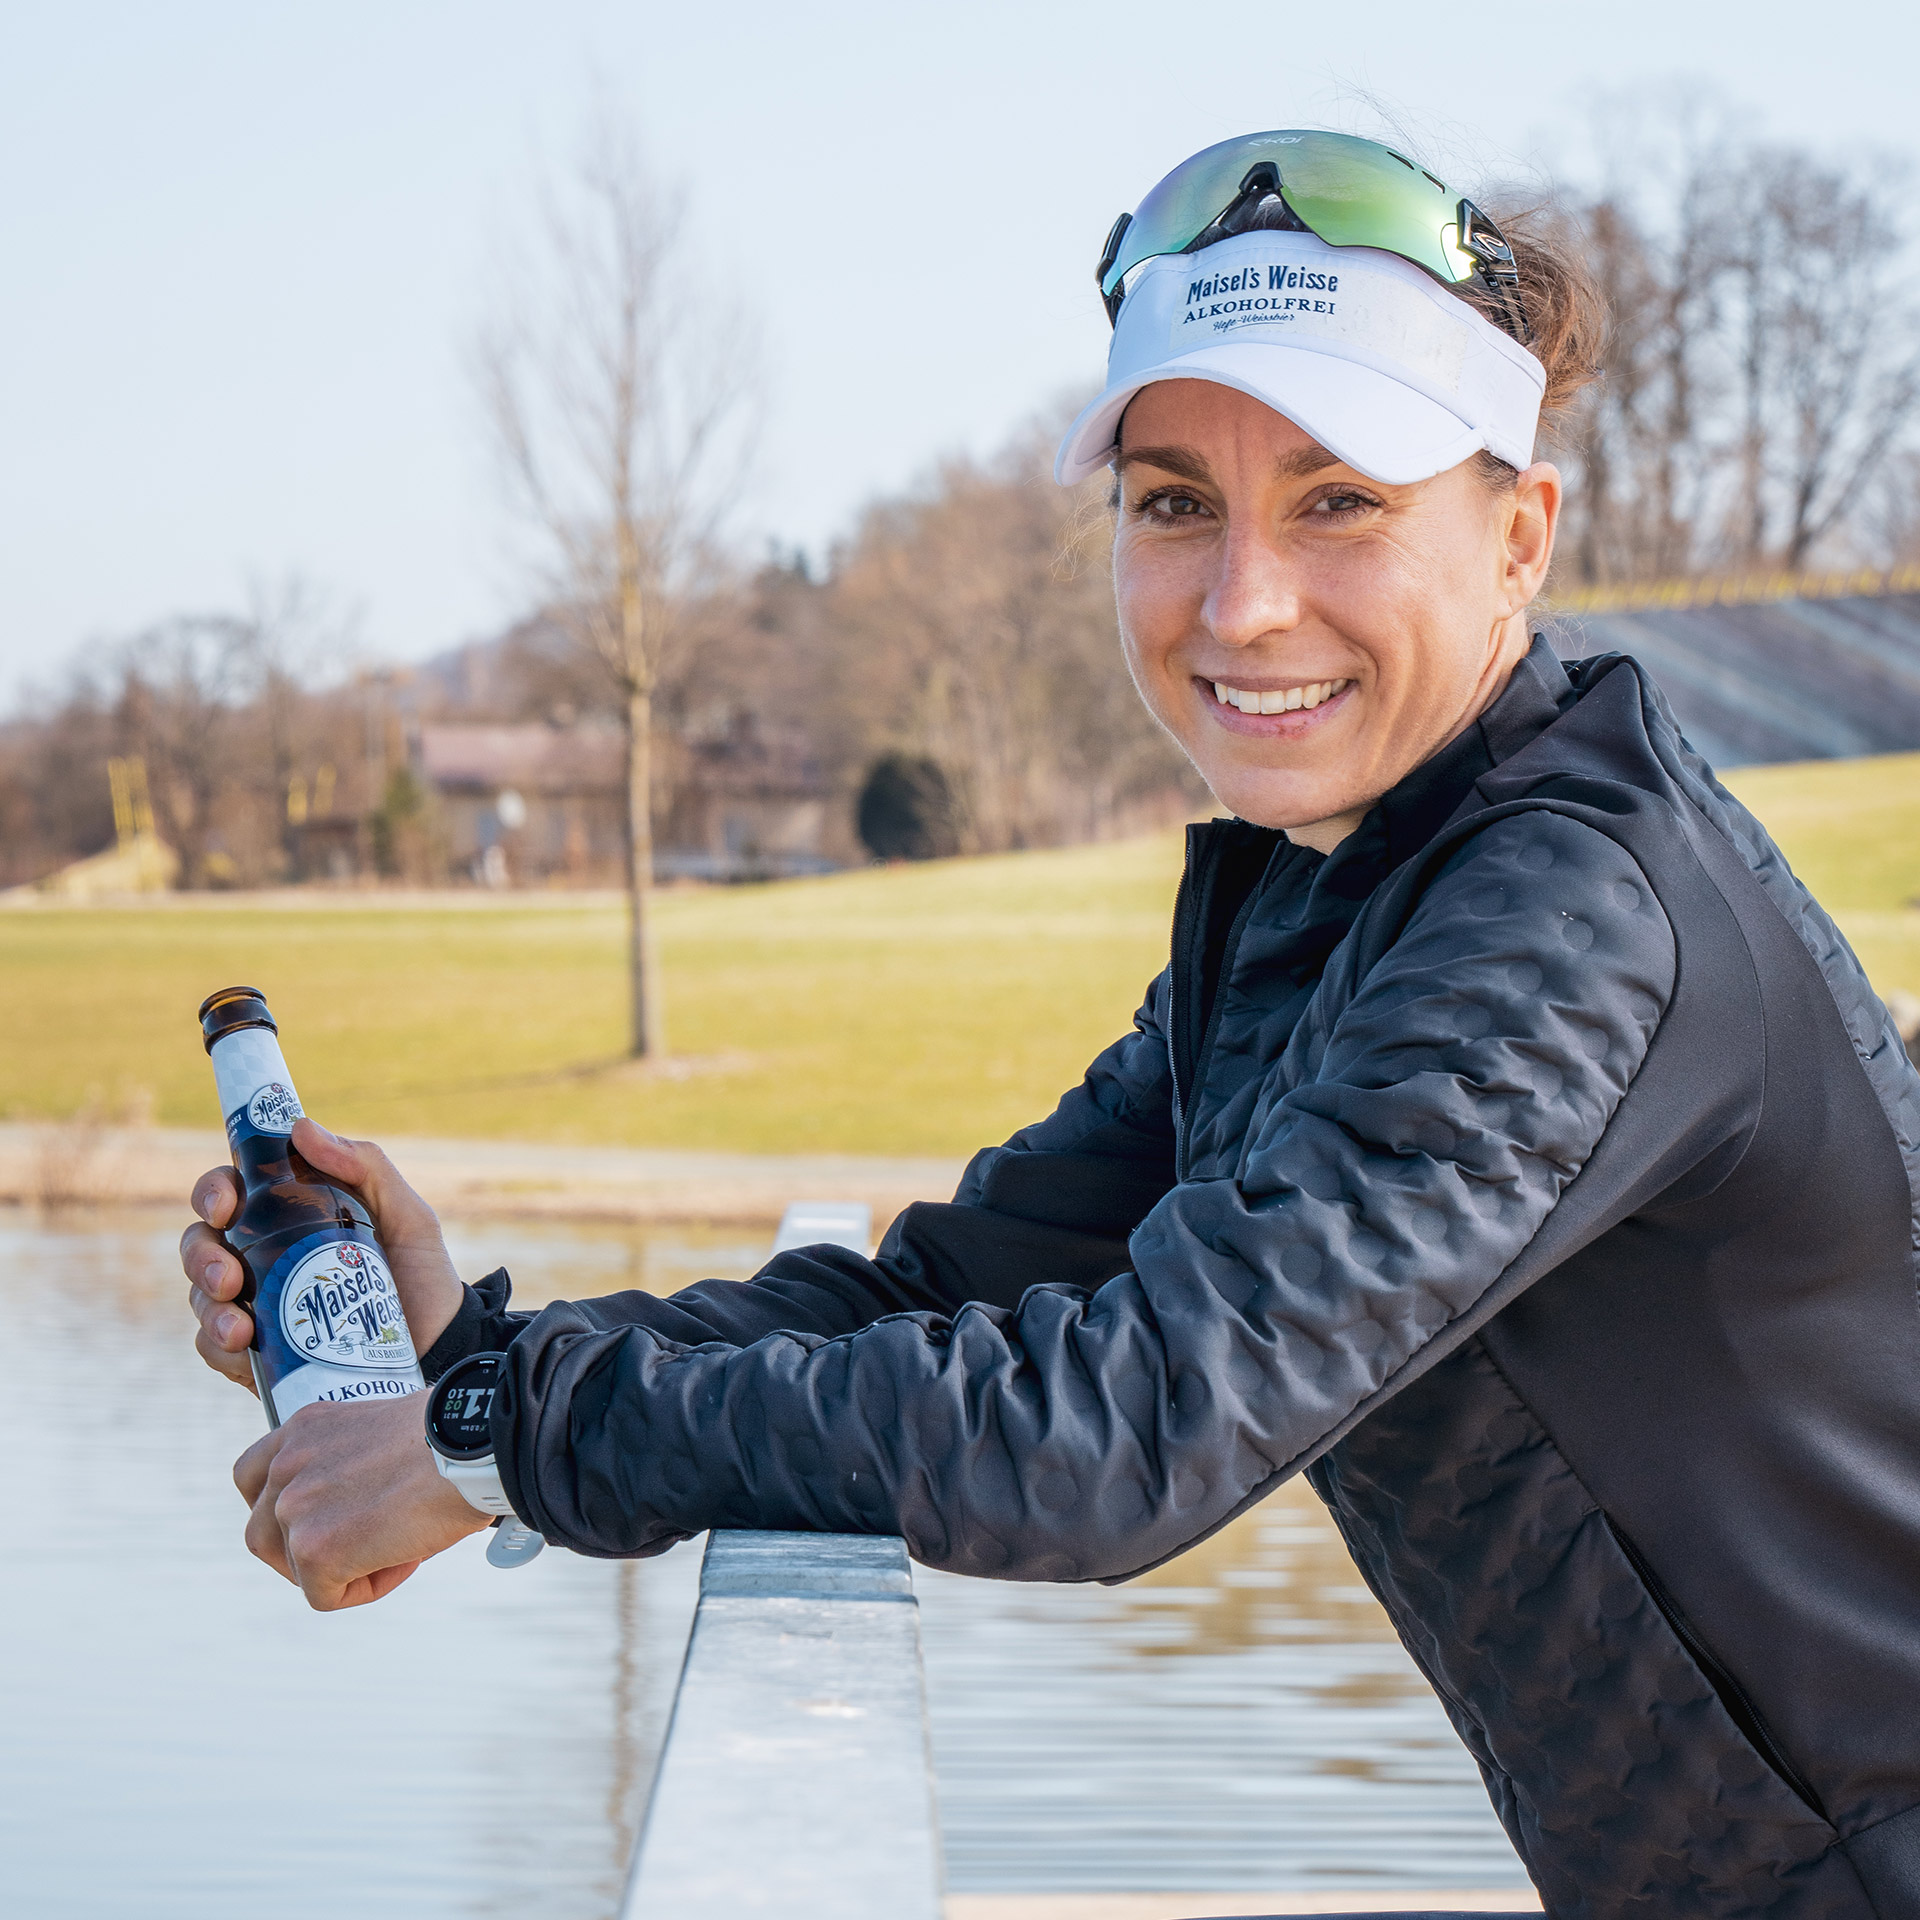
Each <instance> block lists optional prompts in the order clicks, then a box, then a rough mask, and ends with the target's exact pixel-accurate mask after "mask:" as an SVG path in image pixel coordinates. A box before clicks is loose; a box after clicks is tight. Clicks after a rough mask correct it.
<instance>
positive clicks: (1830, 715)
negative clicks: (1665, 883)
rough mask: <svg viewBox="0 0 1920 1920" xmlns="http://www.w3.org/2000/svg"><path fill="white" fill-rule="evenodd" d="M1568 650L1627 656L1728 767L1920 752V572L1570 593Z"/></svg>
mask: <svg viewBox="0 0 1920 1920" xmlns="http://www.w3.org/2000/svg"><path fill="white" fill-rule="evenodd" d="M1548 637H1549V638H1550V639H1551V641H1552V643H1553V645H1554V647H1555V649H1556V650H1557V651H1558V652H1559V653H1560V654H1561V655H1562V656H1563V657H1566V658H1572V657H1577V656H1578V657H1584V656H1589V655H1593V654H1599V653H1630V654H1632V655H1633V656H1634V657H1635V658H1636V659H1638V660H1639V661H1640V662H1641V664H1642V665H1643V666H1645V667H1646V668H1647V670H1648V671H1649V672H1650V673H1651V674H1652V675H1653V677H1654V678H1655V679H1656V680H1657V681H1658V682H1659V683H1660V686H1661V689H1662V691H1664V692H1665V694H1666V696H1667V698H1668V700H1669V701H1671V702H1672V704H1673V709H1674V712H1675V713H1676V714H1677V715H1678V717H1679V720H1680V725H1681V727H1682V728H1683V729H1684V731H1685V733H1686V735H1687V738H1688V739H1689V740H1691V741H1692V743H1693V744H1694V746H1695V747H1697V748H1698V749H1699V751H1700V752H1701V753H1703V754H1704V755H1705V756H1706V757H1707V759H1708V760H1710V761H1711V762H1712V763H1713V764H1714V765H1715V766H1719V767H1738V766H1748V765H1754V764H1757V763H1762V762H1767V761H1779V760H1835V759H1846V758H1850V757H1852V756H1854V755H1856V754H1866V753H1904V752H1909V751H1912V750H1914V749H1916V748H1920V572H1915V571H1914V570H1911V569H1910V570H1907V571H1905V572H1903V573H1900V574H1894V575H1879V574H1867V575H1852V576H1847V575H1841V576H1833V575H1802V576H1795V577H1786V578H1781V577H1775V578H1772V579H1761V580H1753V581H1714V580H1698V581H1680V582H1671V583H1667V584H1663V585H1658V586H1642V587H1630V588H1619V589H1612V590H1606V589H1602V590H1596V591H1593V592H1588V593H1584V594H1572V595H1567V596H1564V597H1562V598H1561V599H1560V600H1559V601H1558V603H1557V604H1556V605H1555V606H1554V608H1553V609H1552V622H1551V625H1550V628H1549V634H1548Z"/></svg>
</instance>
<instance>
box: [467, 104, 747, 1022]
mask: <svg viewBox="0 0 1920 1920" xmlns="http://www.w3.org/2000/svg"><path fill="white" fill-rule="evenodd" d="M706 284H707V283H706V279H705V276H703V275H702V273H701V272H700V271H699V262H698V260H697V259H696V257H695V256H694V253H693V250H692V248H691V246H690V244H689V242H688V236H687V226H686V220H685V214H684V208H683V206H682V204H681V203H680V201H679V200H678V199H677V198H676V197H674V196H672V195H670V194H667V193H665V192H663V191H662V190H661V189H660V188H659V186H658V185H657V184H656V183H655V182H654V181H653V180H652V179H651V177H650V176H649V174H648V172H647V170H646V168H645V167H644V165H643V164H642V162H641V160H640V157H639V154H638V151H637V148H636V146H635V143H634V140H633V138H632V136H631V134H630V133H629V132H628V131H626V130H625V129H623V128H622V127H621V126H619V125H618V123H617V122H616V121H615V120H614V119H613V118H612V117H611V115H610V114H609V113H607V112H604V111H603V112H602V114H601V115H600V117H599V119H598V121H597V123H596V126H595V129H594V131H593V133H592V134H591V136H590V138H589V139H588V142H587V144H586V146H585V148H584V150H583V153H582V157H581V159H580V161H579V162H578V164H577V165H576V167H575V168H574V170H573V172H572V174H571V175H570V177H569V178H568V179H567V180H566V181H565V182H564V183H562V185H561V186H560V187H558V188H550V189H549V190H548V191H547V192H546V193H545V194H544V195H543V198H542V205H541V217H540V221H539V228H538V232H537V234H536V235H535V236H534V238H533V239H532V240H531V242H530V243H529V244H527V245H526V246H525V247H524V248H523V249H522V250H521V252H520V255H519V257H518V259H517V261H516V262H515V263H514V265H513V267H512V269H511V270H510V273H509V276H508V282H507V286H506V289H505V293H504V296H503V298H502V299H501V301H500V303H499V307H498V310H497V312H496V313H495V314H494V316H493V317H492V319H491V321H490V322H489V323H488V324H487V325H486V326H485V327H484V328H483V330H482V332H481V334H480V337H479V339H478V341H477V343H476V353H475V371H476V379H477V385H478V388H479V393H480V399H481V402H482V406H483V408H484V411H485V416H486V420H487V423H488V425H489V427H490V428H491V430H492V435H493V439H494V443H495V446H496V449H497V451H498V454H499V457H500V462H501V467H502V470H503V472H504V474H505V477H506V479H507V482H508V484H509V487H510V488H511V491H512V493H513V496H514V499H515V503H516V505H517V507H518V508H519V510H520V511H521V512H522V514H524V516H525V517H526V519H527V520H528V522H529V523H530V525H531V526H532V528H533V529H534V531H535V533H536V535H537V537H538V539H539V542H540V547H541V553H540V559H539V562H538V566H539V573H540V578H541V581H542V585H543V588H544V591H545V596H546V598H547V600H548V601H549V603H550V611H551V614H552V616H553V617H554V618H555V619H556V620H558V621H559V622H560V623H561V624H562V625H563V626H564V627H565V629H566V630H567V631H568V632H569V633H570V634H571V635H572V636H573V638H574V640H575V642H576V644H577V645H578V646H579V647H580V648H582V649H583V650H584V651H585V652H586V653H587V654H588V655H590V656H591V658H592V659H593V660H594V661H596V662H597V663H598V665H599V667H600V668H601V669H602V670H603V671H604V673H605V674H606V675H607V677H608V679H609V681H610V683H611V686H612V690H613V692H614V695H615V697H616V701H617V704H618V707H619V711H620V716H621V721H622V724H623V726H624V727H625V730H626V740H627V804H626V819H627V899H628V929H629V938H628V966H629V975H630V982H631V990H630V997H631V1014H632V1029H631V1050H632V1052H633V1053H634V1054H635V1055H636V1056H647V1055H653V1054H658V1053H661V1052H663V1051H664V1050H665V1045H666V1041H665V1029H664V1025H663V1021H662V1014H661V1004H660V984H659V973H658V968H657V967H656V966H655V964H654V960H653V954H652V943H651V938H650V923H649V917H648V912H647V895H648V889H649V888H650V886H651V885H652V880H653V725H654V720H653V706H654V694H655V690H656V688H657V686H658V684H659V680H660V674H661V669H662V665H663V662H664V660H665V658H666V656H667V652H668V649H669V648H670V647H671V646H672V644H673V639H674V632H673V628H674V617H675V609H676V606H677V605H678V604H679V603H681V602H683V601H684V600H685V599H686V598H687V597H688V596H689V595H690V593H692V592H693V591H694V589H695V588H696V587H697V586H698V585H699V583H700V582H701V580H702V579H703V578H704V577H705V576H706V575H707V574H708V573H709V572H710V571H711V569H712V566H713V564H714V563H713V555H714V549H715V545H716V542H717V540H718V538H719V535H720V532H721V529H722V525H723V523H724V521H725V519H726V516H727V513H728V510H729V509H730V507H731V505H732V503H733V499H734V496H735V494H736V492H737V489H738V484H739V481H740V480H741V478H742V477H743V474H744V470H745V465H746V461H747V458H748V452H749V446H750V441H751V434H752V427H753V423H754V419H755V417H756V415H757V412H758V408H757V406H756V404H755V402H756V400H757V397H758V395H757V384H758V383H757V378H756V374H755V366H756V359H755V354H754V351H753V343H752V337H751V331H750V329H749V327H748V325H747V323H746V320H745V316H744V314H743V312H742V311H741V309H740V308H739V307H738V306H737V305H729V304H728V303H726V302H725V301H724V300H720V299H716V298H715V297H713V296H712V295H711V294H710V293H708V292H707V291H705V288H706Z"/></svg>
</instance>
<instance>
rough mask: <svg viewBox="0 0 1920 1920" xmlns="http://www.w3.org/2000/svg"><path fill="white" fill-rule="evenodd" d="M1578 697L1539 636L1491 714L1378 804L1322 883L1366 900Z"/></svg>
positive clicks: (1319, 878)
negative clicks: (1479, 786) (1478, 786)
mask: <svg viewBox="0 0 1920 1920" xmlns="http://www.w3.org/2000/svg"><path fill="white" fill-rule="evenodd" d="M1576 697H1577V696H1576V695H1575V693H1574V690H1573V683H1572V681H1570V680H1569V679H1568V678H1567V673H1566V669H1565V668H1564V667H1562V666H1561V664H1560V662H1559V661H1558V660H1557V659H1556V658H1555V657H1554V653H1553V650H1552V649H1551V648H1550V647H1549V646H1548V645H1547V643H1546V639H1545V637H1544V636H1542V635H1540V634H1536V635H1535V636H1534V639H1533V645H1532V646H1531V647H1530V648H1529V649H1528V650H1527V652H1526V654H1525V656H1524V657H1523V658H1522V659H1521V661H1520V663H1519V665H1517V666H1516V667H1515V668H1514V670H1513V672H1512V673H1511V674H1510V675H1509V676H1508V679H1507V684H1506V685H1505V686H1504V687H1503V688H1502V689H1501V690H1500V692H1499V694H1498V695H1497V696H1496V697H1495V699H1494V700H1493V702H1492V704H1491V705H1490V706H1489V707H1488V708H1487V710H1486V712H1484V713H1483V714H1481V716H1480V717H1479V719H1478V720H1476V721H1474V722H1473V723H1472V724H1471V725H1470V726H1468V727H1467V728H1465V729H1464V730H1463V731H1462V732H1460V733H1459V734H1456V735H1455V736H1454V738H1453V739H1452V740H1450V741H1448V742H1447V744H1446V745H1445V746H1444V747H1442V748H1441V749H1440V751H1439V752H1438V753H1436V754H1434V755H1433V757H1432V758H1431V759H1429V760H1423V761H1422V762H1421V763H1420V765H1419V766H1417V767H1415V768H1414V770H1413V771H1412V772H1411V773H1409V774H1408V775H1407V776H1406V778H1405V779H1403V780H1402V781H1401V782H1400V783H1399V785H1398V786H1396V787H1393V788H1390V789H1389V790H1388V791H1387V792H1386V793H1384V794H1382V795H1381V796H1380V798H1379V799H1378V800H1377V801H1375V802H1374V805H1373V808H1372V810H1371V811H1370V812H1369V813H1368V815H1367V817H1366V818H1365V819H1364V820H1363V821H1361V823H1360V825H1359V826H1358V827H1356V828H1355V829H1354V830H1353V832H1352V833H1350V834H1349V835H1348V836H1347V837H1346V839H1344V840H1343V841H1341V843H1340V844H1339V846H1338V847H1336V848H1335V849H1334V850H1333V852H1332V853H1331V854H1329V855H1328V856H1327V860H1326V865H1325V866H1324V867H1323V868H1322V869H1321V871H1320V873H1319V874H1318V875H1316V876H1315V880H1316V885H1317V886H1318V887H1319V888H1320V889H1322V890H1326V891H1330V892H1333V893H1335V894H1338V895H1340V896H1341V897H1344V898H1346V899H1350V900H1360V899H1364V898H1365V897H1366V896H1367V895H1368V894H1370V893H1372V891H1373V890H1374V888H1375V887H1377V886H1378V885H1379V884H1380V882H1381V881H1382V880H1384V879H1385V878H1386V876H1387V875H1388V874H1389V873H1391V872H1392V871H1393V869H1394V868H1395V867H1397V866H1400V865H1401V864H1402V863H1403V862H1405V861H1407V860H1410V859H1412V858H1413V856H1414V855H1415V854H1417V853H1418V852H1419V851H1420V850H1421V848H1423V847H1424V846H1425V845H1426V844H1427V843H1428V841H1430V840H1431V839H1432V838H1433V837H1434V836H1435V835H1436V834H1437V833H1438V832H1439V831H1440V829H1441V828H1442V827H1444V826H1445V825H1446V824H1447V822H1448V821H1449V820H1451V819H1452V818H1453V817H1454V815H1455V814H1457V813H1458V812H1459V811H1460V809H1461V808H1462V807H1463V806H1464V805H1466V804H1467V802H1468V800H1469V798H1470V797H1471V795H1472V793H1473V789H1474V785H1475V783H1476V782H1477V781H1479V780H1480V779H1481V778H1482V777H1483V776H1485V775H1486V774H1488V773H1491V772H1492V771H1493V769H1494V768H1495V767H1497V766H1498V765H1499V764H1500V763H1501V761H1503V760H1508V759H1511V758H1512V757H1513V755H1515V754H1516V753H1518V752H1519V751H1520V750H1521V748H1522V747H1525V746H1527V745H1529V744H1531V743H1532V742H1533V741H1535V740H1537V739H1538V738H1539V737H1540V735H1541V734H1542V733H1544V732H1545V731H1546V730H1547V728H1548V727H1550V726H1552V725H1553V723H1554V722H1555V721H1556V720H1557V719H1559V717H1560V716H1561V714H1562V713H1564V712H1565V711H1566V710H1567V708H1568V707H1569V706H1571V705H1572V704H1573V702H1574V700H1575V698H1576Z"/></svg>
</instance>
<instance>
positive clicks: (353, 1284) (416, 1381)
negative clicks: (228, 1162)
mask: <svg viewBox="0 0 1920 1920" xmlns="http://www.w3.org/2000/svg"><path fill="white" fill-rule="evenodd" d="M200 1031H201V1034H202V1036H203V1037H204V1038H205V1040H206V1044H207V1052H208V1053H209V1054H210V1055H211V1056H212V1059H213V1077H214V1083H215V1085H216V1086H217V1087H218V1088H219V1092H220V1110H221V1112H222V1113H223V1114H224V1115H225V1116H226V1122H227V1139H228V1141H229V1143H230V1144H231V1146H232V1148H233V1164H234V1166H235V1168H236V1169H237V1170H238V1172H239V1175H240V1184H241V1187H242V1189H243V1191H242V1195H241V1201H240V1210H239V1212H238V1213H237V1214H236V1215H235V1216H234V1218H233V1221H232V1223H231V1224H230V1225H229V1226H228V1228H227V1230H226V1240H227V1245H228V1246H229V1247H230V1248H232V1250H233V1251H234V1253H235V1254H237V1255H238V1256H239V1259H240V1263H241V1265H242V1266H244V1267H245V1268H246V1273H247V1277H246V1281H245V1283H244V1284H243V1285H242V1287H241V1289H240V1303H241V1305H242V1306H244V1307H245V1308H246V1309H247V1310H248V1312H249V1313H251V1314H252V1316H253V1341H252V1354H251V1358H252V1361H253V1379H254V1384H255V1385H256V1386H257V1387H258V1388H259V1389H260V1404H261V1405H262V1406H263V1407H265V1408H266V1410H267V1422H268V1424H269V1425H270V1426H275V1427H277V1426H278V1425H279V1424H280V1423H281V1421H283V1420H285V1419H286V1418H287V1417H288V1415H290V1414H291V1413H293V1412H294V1411H295V1410H296V1409H298V1408H300V1407H304V1406H305V1405H306V1404H307V1403H308V1402H309V1401H311V1400H382V1399H388V1398H395V1397H398V1396H399V1395H401V1394H408V1393H417V1392H419V1391H420V1389H421V1388H422V1387H424V1386H425V1385H426V1382H425V1380H424V1379H422V1377H421V1374H420V1362H419V1359H418V1357H417V1356H416V1355H415V1353H414V1350H413V1337H412V1335H411V1334H409V1333H408V1331H407V1321H406V1316H405V1314H403V1313H402V1312H401V1310H400V1295H399V1293H398V1292H397V1291H396V1289H395V1287H394V1284H393V1274H392V1272H391V1270H390V1269H389V1268H388V1265H387V1256H386V1255H385V1253H383V1252H382V1251H381V1248H380V1242H379V1241H378V1240H377V1239H375V1238H374V1233H373V1223H372V1221H371V1220H370V1219H369V1218H368V1217H367V1210H366V1209H365V1208H364V1207H363V1206H362V1205H361V1204H360V1202H359V1201H358V1200H356V1199H355V1198H354V1196H353V1195H352V1194H351V1193H348V1192H347V1191H346V1190H345V1189H344V1188H342V1187H336V1186H332V1185H330V1184H329V1183H328V1182H327V1181H326V1180H325V1179H324V1178H322V1176H321V1175H320V1174H319V1173H317V1172H316V1171H315V1170H314V1169H313V1168H312V1167H311V1166H309V1165H308V1164H307V1162H306V1161H305V1160H303V1159H302V1158H301V1157H300V1155H299V1154H298V1153H296V1152H295V1151H294V1148H293V1142H292V1140H291V1138H290V1137H289V1136H290V1135H291V1134H292V1132H293V1123H294V1122H295V1121H296V1120H297V1119H299V1118H300V1114H301V1107H300V1101H299V1098H298V1096H297V1095H296V1094H295V1093H294V1090H293V1081H292V1078H291V1077H290V1076H289V1074H288V1072H287V1063H286V1061H285V1059H283V1058H282V1056H281V1053H280V1040H279V1033H280V1029H279V1028H278V1027H277V1026H276V1025H275V1024H274V1019H273V1015H272V1014H270V1013H269V1012H268V1011H267V1003H266V1001H265V999H264V998H263V997H262V996H261V994H260V992H259V990H258V989H257V988H254V987H223V988H222V989H221V990H220V991H219V992H218V993H210V994H209V995H208V996H207V997H206V999H205V1000H204V1001H202V1002H201V1005H200Z"/></svg>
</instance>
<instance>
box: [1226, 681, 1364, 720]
mask: <svg viewBox="0 0 1920 1920" xmlns="http://www.w3.org/2000/svg"><path fill="white" fill-rule="evenodd" d="M1352 685H1353V682H1352V681H1351V680H1316V681H1314V682H1313V683H1312V684H1311V685H1309V686H1304V687H1276V688H1272V689H1270V690H1269V691H1267V692H1265V693H1254V692H1250V691H1249V690H1248V689H1247V688H1245V687H1230V686H1228V685H1227V683H1226V682H1225V681H1224V680H1216V681H1215V682H1214V683H1213V697H1214V698H1215V699H1216V700H1217V701H1219V703H1220V704H1221V705H1222V706H1223V707H1237V708H1239V710H1240V711H1241V712H1242V713H1298V712H1299V711H1300V710H1301V709H1302V708H1305V709H1306V710H1307V711H1308V712H1311V711H1312V710H1313V709H1314V708H1315V707H1320V706H1325V705H1326V703H1327V702H1328V701H1329V700H1331V699H1332V698H1333V697H1334V695H1335V694H1338V693H1344V692H1346V690H1347V689H1348V688H1349V687H1350V686H1352Z"/></svg>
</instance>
